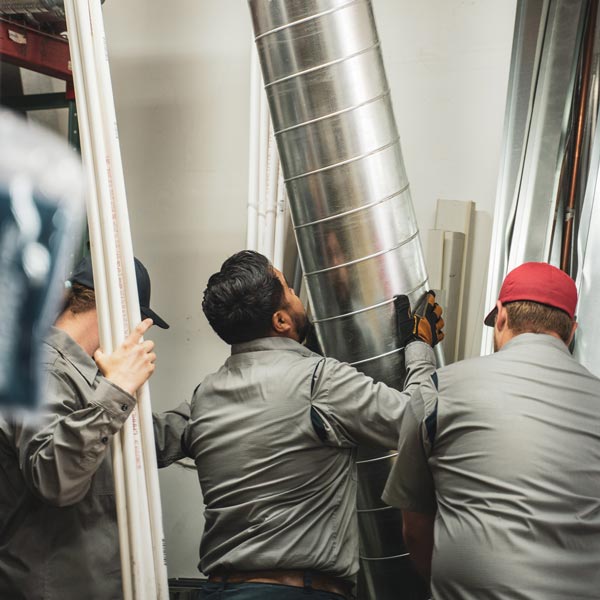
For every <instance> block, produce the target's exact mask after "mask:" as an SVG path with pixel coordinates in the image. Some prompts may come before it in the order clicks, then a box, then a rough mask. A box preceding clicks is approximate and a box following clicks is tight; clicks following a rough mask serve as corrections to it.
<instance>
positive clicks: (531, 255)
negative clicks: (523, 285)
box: [508, 0, 586, 270]
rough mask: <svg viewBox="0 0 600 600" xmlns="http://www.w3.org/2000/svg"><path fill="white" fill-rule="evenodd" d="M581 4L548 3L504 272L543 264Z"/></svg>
mask: <svg viewBox="0 0 600 600" xmlns="http://www.w3.org/2000/svg"><path fill="white" fill-rule="evenodd" d="M585 8H586V3H584V2H581V1H580V0H556V1H554V2H552V3H551V4H550V10H549V13H548V20H547V24H546V30H545V36H544V45H543V54H542V59H541V63H540V71H539V74H538V79H537V85H536V90H535V101H534V105H533V115H532V119H531V127H530V132H529V138H528V141H527V150H526V156H525V163H524V166H523V175H522V181H521V188H520V190H519V200H518V206H517V211H516V215H515V224H514V230H513V235H512V240H511V246H510V255H509V264H508V270H510V269H512V268H514V267H516V266H518V265H520V264H522V263H524V262H527V261H531V260H533V261H548V259H549V256H550V247H551V234H552V223H553V220H554V213H555V199H556V191H557V189H558V178H559V176H560V168H561V165H562V161H563V155H564V149H565V140H566V133H567V124H568V118H569V114H570V110H571V104H572V94H573V86H574V78H575V73H576V72H577V60H578V56H579V45H580V42H581V34H582V30H583V27H582V26H583V17H584V15H585Z"/></svg>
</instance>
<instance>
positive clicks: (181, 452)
mask: <svg viewBox="0 0 600 600" xmlns="http://www.w3.org/2000/svg"><path fill="white" fill-rule="evenodd" d="M189 420H190V405H189V403H188V402H182V403H181V404H180V405H179V406H178V407H177V408H175V409H173V410H169V411H167V412H164V413H160V414H153V415H152V421H153V423H154V439H155V443H156V458H157V462H158V467H159V468H162V467H168V466H169V465H170V464H172V463H174V462H175V461H178V460H181V459H182V458H185V457H186V456H188V453H187V451H186V447H185V442H184V438H185V431H186V428H187V425H188V423H189Z"/></svg>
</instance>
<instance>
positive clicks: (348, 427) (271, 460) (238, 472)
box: [185, 337, 435, 578]
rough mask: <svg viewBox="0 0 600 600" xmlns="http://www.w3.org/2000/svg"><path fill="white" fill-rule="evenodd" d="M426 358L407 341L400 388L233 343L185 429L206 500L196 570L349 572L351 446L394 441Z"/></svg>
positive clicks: (340, 367) (265, 345) (283, 348)
mask: <svg viewBox="0 0 600 600" xmlns="http://www.w3.org/2000/svg"><path fill="white" fill-rule="evenodd" d="M434 365H435V359H434V355H433V351H432V349H431V348H430V347H429V346H427V345H426V344H424V343H422V342H417V343H414V344H411V345H410V346H409V347H408V348H407V350H406V366H407V370H408V374H407V381H406V388H405V389H406V391H405V392H404V393H402V392H399V391H397V390H394V389H392V388H389V387H387V386H386V385H384V384H382V383H375V382H374V381H373V380H372V379H371V378H369V377H367V376H365V375H363V374H361V373H359V372H358V371H357V370H356V369H354V368H353V367H351V366H349V365H347V364H344V363H340V362H338V361H337V360H335V359H332V358H325V359H324V358H322V357H320V356H318V355H316V354H314V353H312V352H310V351H309V350H307V349H306V348H305V347H303V346H301V345H300V344H298V343H296V342H295V341H293V340H291V339H287V338H279V337H272V338H263V339H258V340H254V341H252V342H248V343H244V344H239V345H235V346H233V348H232V354H231V356H230V358H228V359H227V361H226V362H225V364H224V365H223V367H221V369H220V370H219V371H218V372H217V373H215V374H213V375H210V376H209V377H207V378H206V379H205V380H204V381H203V383H202V385H201V386H200V387H199V388H198V390H197V391H196V393H195V395H194V398H193V401H192V415H191V419H190V424H189V426H188V429H187V432H186V440H185V442H186V446H187V448H188V449H189V451H190V455H191V456H192V457H193V458H194V459H195V461H196V466H197V469H198V477H199V480H200V485H201V487H202V493H203V495H204V502H205V504H206V509H205V518H206V524H205V530H204V535H203V538H202V542H201V546H200V557H201V560H200V567H201V569H202V571H203V572H205V573H212V572H214V571H215V570H217V569H219V568H221V569H233V570H255V569H313V570H318V571H323V572H327V573H331V574H333V575H337V576H339V577H344V578H352V576H354V575H355V573H356V572H357V570H358V532H357V518H356V511H355V508H356V467H355V458H356V447H357V445H358V444H366V445H370V446H380V447H384V448H389V449H393V448H395V447H396V446H397V444H398V430H399V428H400V426H401V424H402V420H403V415H404V411H405V407H406V405H407V402H408V400H409V398H410V393H411V392H412V391H413V390H414V389H416V387H417V385H418V382H419V381H422V380H423V379H425V378H427V377H429V375H430V373H432V372H433V370H434ZM315 420H316V421H317V423H318V424H319V426H320V427H321V436H322V438H323V439H321V438H320V437H319V435H318V434H317V432H316V431H317V430H316V429H315V426H313V421H315Z"/></svg>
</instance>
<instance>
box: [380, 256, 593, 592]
mask: <svg viewBox="0 0 600 600" xmlns="http://www.w3.org/2000/svg"><path fill="white" fill-rule="evenodd" d="M576 305H577V291H576V288H575V284H574V282H573V280H572V279H571V278H570V277H569V276H568V275H566V274H565V273H563V272H562V271H560V270H559V269H556V268H555V267H552V266H550V265H548V264H545V263H526V264H524V265H521V266H520V267H518V268H516V269H515V270H513V271H512V272H511V273H509V274H508V276H507V277H506V279H505V280H504V283H503V285H502V289H501V290H500V295H499V297H498V301H497V303H496V306H495V307H494V308H493V310H492V311H491V312H490V313H489V314H488V316H487V317H486V318H485V324H486V325H488V326H490V327H494V346H495V350H496V352H495V354H493V355H491V356H484V357H480V358H474V359H470V360H465V361H462V362H459V363H455V364H453V365H450V366H448V367H445V368H443V369H441V370H440V371H438V372H437V374H436V375H434V376H433V377H432V378H431V380H430V381H429V382H427V383H425V384H423V385H421V387H420V393H418V394H416V395H414V396H413V397H412V399H411V407H412V410H411V411H408V414H410V415H411V417H412V418H408V417H405V418H404V420H403V422H402V429H401V431H400V436H399V439H400V446H399V455H398V459H397V462H396V464H395V466H394V469H393V471H392V473H391V475H390V478H389V480H388V483H387V486H386V489H385V491H384V496H383V497H384V500H385V501H386V502H388V503H389V504H391V505H394V506H397V507H399V508H401V509H402V510H403V516H404V529H405V540H406V543H407V546H408V549H409V550H410V552H411V555H412V557H413V559H414V560H415V563H416V564H417V567H418V568H419V569H420V571H421V572H422V573H423V575H424V576H425V577H427V578H429V577H431V588H432V593H433V597H434V598H443V599H444V600H455V599H456V600H515V599H516V598H522V599H524V600H525V599H527V600H559V599H560V600H564V599H565V598H572V599H578V600H583V599H586V600H588V599H589V600H591V599H592V598H598V593H599V592H598V590H600V380H599V379H598V378H597V377H595V376H594V375H592V374H591V373H590V372H589V371H587V370H586V369H585V368H584V367H583V366H581V365H580V364H579V363H577V361H575V360H574V359H573V358H572V357H571V355H570V353H569V349H568V347H569V345H570V343H571V341H572V339H573V335H574V333H575V330H576V328H577V324H576V322H575V308H576Z"/></svg>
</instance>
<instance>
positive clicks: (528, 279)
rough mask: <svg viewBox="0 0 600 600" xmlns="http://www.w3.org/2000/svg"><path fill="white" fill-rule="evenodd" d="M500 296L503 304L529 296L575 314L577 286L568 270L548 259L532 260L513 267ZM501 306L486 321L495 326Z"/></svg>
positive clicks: (530, 298)
mask: <svg viewBox="0 0 600 600" xmlns="http://www.w3.org/2000/svg"><path fill="white" fill-rule="evenodd" d="M498 300H500V302H502V304H507V303H508V302H516V301H518V300H528V301H530V302H538V303H539V304H545V305H546V306H551V307H552V308H559V309H560V310H562V311H564V312H566V313H567V314H568V315H569V317H571V319H573V318H574V317H575V308H576V306H577V288H576V287H575V282H574V281H573V280H572V279H571V278H570V277H569V276H568V275H567V274H566V273H565V272H564V271H561V270H560V269H557V268H556V267H553V266H552V265H549V264H548V263H541V262H528V263H524V264H522V265H521V266H520V267H517V268H516V269H513V270H512V271H511V272H510V273H509V274H508V275H507V276H506V278H505V279H504V283H503V284H502V288H500V295H499V296H498ZM497 311H498V309H497V308H496V307H494V308H493V309H492V310H491V311H490V313H489V314H488V316H487V317H486V318H485V319H484V320H483V322H484V323H485V324H486V325H487V326H488V327H493V326H494V322H495V319H496V313H497Z"/></svg>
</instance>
